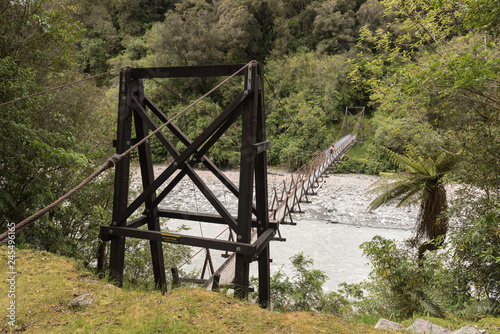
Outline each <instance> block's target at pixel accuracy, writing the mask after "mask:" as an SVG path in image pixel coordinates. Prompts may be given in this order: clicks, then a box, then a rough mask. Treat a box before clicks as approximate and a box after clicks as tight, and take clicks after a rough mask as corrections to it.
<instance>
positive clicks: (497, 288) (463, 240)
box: [452, 209, 500, 314]
mask: <svg viewBox="0 0 500 334" xmlns="http://www.w3.org/2000/svg"><path fill="white" fill-rule="evenodd" d="M499 214H500V210H499V209H496V211H492V212H489V213H487V214H485V215H484V216H481V217H479V218H478V219H477V220H475V221H474V222H472V223H471V224H470V225H468V226H464V227H462V228H460V229H458V230H456V231H455V232H454V233H453V235H452V246H453V248H454V250H455V252H454V254H453V256H454V259H455V261H456V266H457V268H462V270H464V269H466V271H467V272H468V273H469V277H470V278H469V279H470V281H471V283H472V284H473V286H474V289H475V291H474V294H475V295H476V296H479V297H486V298H488V299H491V300H497V302H498V301H500V272H499V271H498V265H499V264H500V215H499ZM496 307H497V309H496V313H497V314H498V313H499V312H498V311H500V310H498V305H496Z"/></svg>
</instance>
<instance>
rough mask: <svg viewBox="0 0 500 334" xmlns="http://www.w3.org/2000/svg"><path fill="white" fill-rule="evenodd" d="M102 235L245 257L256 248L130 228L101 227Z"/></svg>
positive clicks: (240, 243)
mask: <svg viewBox="0 0 500 334" xmlns="http://www.w3.org/2000/svg"><path fill="white" fill-rule="evenodd" d="M101 233H102V234H106V235H111V236H113V237H132V238H138V239H145V240H156V241H162V242H168V243H175V244H181V245H187V246H194V247H202V248H212V249H218V250H222V251H229V252H234V253H237V254H242V255H245V256H254V255H255V249H256V247H255V246H254V245H251V244H247V243H242V242H234V241H226V240H219V239H210V238H203V237H196V236H190V235H185V234H177V233H164V232H160V231H149V230H142V229H136V228H128V227H114V226H101Z"/></svg>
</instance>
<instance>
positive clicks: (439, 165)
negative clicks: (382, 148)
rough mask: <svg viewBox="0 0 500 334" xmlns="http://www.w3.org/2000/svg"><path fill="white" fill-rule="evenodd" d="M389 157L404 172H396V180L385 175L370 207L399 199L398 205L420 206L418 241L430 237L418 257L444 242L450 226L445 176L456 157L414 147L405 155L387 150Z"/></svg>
mask: <svg viewBox="0 0 500 334" xmlns="http://www.w3.org/2000/svg"><path fill="white" fill-rule="evenodd" d="M387 151H388V153H389V155H390V157H391V158H392V160H393V161H394V163H396V164H397V165H399V166H400V167H401V168H402V169H404V170H405V173H401V174H396V175H394V177H395V181H394V182H388V180H387V179H383V181H382V182H379V183H378V184H376V185H375V186H374V188H373V189H372V191H373V192H382V193H381V194H380V195H379V196H378V197H377V198H375V199H374V200H373V201H372V202H371V203H370V207H369V210H370V211H371V210H375V209H376V208H378V207H380V206H381V205H384V204H387V203H390V202H393V201H396V200H397V201H398V204H397V205H398V206H402V205H408V204H415V203H417V204H418V205H419V206H420V209H419V213H418V217H417V222H416V234H415V243H416V244H417V243H420V242H421V241H422V240H423V239H427V240H428V242H427V243H423V244H422V243H421V244H420V245H419V258H422V256H423V254H424V252H425V251H426V250H431V249H435V248H436V247H437V246H438V245H440V244H442V242H443V241H444V237H445V235H446V232H447V230H448V221H447V218H446V216H445V215H444V214H443V212H444V211H445V210H446V208H447V202H446V190H445V188H444V182H443V181H444V179H445V177H446V175H447V174H448V173H450V172H451V171H452V170H453V167H454V166H455V164H456V162H457V161H456V158H455V157H453V156H450V155H448V154H446V153H443V154H441V155H439V156H438V157H437V158H435V159H432V158H431V157H427V158H423V157H421V156H420V155H419V154H418V153H417V152H416V151H415V150H414V149H412V148H409V149H408V150H407V151H406V155H405V156H402V155H399V154H397V153H394V152H392V151H390V150H387Z"/></svg>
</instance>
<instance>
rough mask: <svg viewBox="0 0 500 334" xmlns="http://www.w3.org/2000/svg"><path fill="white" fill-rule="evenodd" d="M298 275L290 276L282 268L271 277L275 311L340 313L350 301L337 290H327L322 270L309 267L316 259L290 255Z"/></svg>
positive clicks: (325, 278) (302, 255)
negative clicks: (324, 288)
mask: <svg viewBox="0 0 500 334" xmlns="http://www.w3.org/2000/svg"><path fill="white" fill-rule="evenodd" d="M290 260H291V262H292V265H293V267H294V272H295V274H294V275H293V276H292V277H288V276H286V275H285V274H283V272H282V271H281V270H279V271H278V272H276V273H275V274H274V275H273V276H272V277H271V301H272V307H273V309H274V310H277V311H280V312H285V311H311V310H316V311H320V312H324V313H330V314H337V315H340V314H341V313H342V311H343V308H344V307H345V306H346V305H347V304H348V301H347V299H346V297H345V296H344V295H343V294H341V293H337V292H333V291H332V292H325V291H324V290H323V284H324V283H325V282H326V280H327V279H328V277H327V276H326V275H325V273H324V272H322V271H321V270H318V269H309V267H310V266H311V265H313V264H314V261H313V260H312V259H311V258H309V257H307V256H304V254H302V253H299V254H296V255H294V256H292V257H291V258H290Z"/></svg>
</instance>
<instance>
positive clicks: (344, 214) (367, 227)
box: [134, 165, 417, 290]
mask: <svg viewBox="0 0 500 334" xmlns="http://www.w3.org/2000/svg"><path fill="white" fill-rule="evenodd" d="M164 168H165V166H161V165H159V166H155V174H157V175H158V173H160V172H161V171H162V170H163V169H164ZM197 173H198V174H199V175H200V176H201V177H202V178H203V179H204V180H205V182H207V183H208V185H209V187H210V189H211V190H212V192H213V193H214V194H215V195H216V196H217V197H218V198H219V200H220V201H221V202H222V203H223V204H224V205H225V206H226V207H228V208H229V211H230V212H231V213H232V214H234V215H236V212H237V200H236V198H235V197H234V196H233V195H232V194H230V193H229V191H228V190H227V189H226V188H225V187H224V186H223V185H222V184H221V183H220V182H219V181H218V180H217V179H216V178H215V177H214V176H213V175H212V174H211V173H210V172H208V171H205V170H197ZM225 174H226V175H227V176H228V177H229V178H230V179H231V180H232V181H233V182H234V183H235V184H237V183H238V176H239V173H238V171H237V170H230V171H226V172H225ZM136 175H137V174H136ZM287 176H288V173H286V172H284V171H280V170H270V171H269V175H268V182H269V185H270V186H273V185H275V184H278V183H279V182H282V180H283V178H286V177H287ZM378 179H379V177H378V176H369V175H355V174H330V175H329V177H327V178H325V179H324V182H322V183H321V187H320V188H319V189H318V190H317V195H315V196H309V200H310V201H311V203H301V204H300V206H301V209H302V210H303V211H304V213H295V214H293V221H294V222H295V223H297V225H296V226H291V225H282V226H281V227H280V232H281V236H282V237H283V238H286V242H277V241H276V242H274V241H273V242H272V243H271V257H272V259H273V262H272V263H271V270H272V272H273V273H274V272H276V271H277V270H280V269H281V270H283V271H284V272H285V274H287V275H288V276H289V277H292V276H293V270H292V266H291V264H290V260H289V259H290V257H291V256H293V255H294V254H297V253H299V252H303V253H304V255H307V256H309V257H311V258H312V259H313V260H314V266H313V267H314V268H315V269H320V270H322V271H324V272H325V274H326V275H327V276H328V277H329V280H328V281H327V282H326V284H325V288H326V289H329V290H336V289H337V286H338V284H339V283H341V282H349V283H355V282H360V281H362V280H363V279H365V278H366V277H367V276H368V274H369V272H370V265H369V263H368V260H367V259H366V258H364V257H363V256H362V250H361V249H360V248H359V245H360V244H361V243H363V242H365V241H369V240H371V239H372V238H373V237H374V236H375V235H381V236H383V237H386V238H390V239H396V240H403V239H406V238H409V237H410V236H411V234H412V231H413V227H414V222H415V220H416V216H417V208H416V207H413V208H396V207H394V206H384V207H381V208H379V209H377V210H374V211H373V212H369V211H367V207H368V205H369V203H370V201H371V200H372V199H373V198H374V195H372V194H367V190H368V188H369V187H370V185H371V184H373V183H374V182H375V181H377V180H378ZM134 184H137V182H134ZM161 205H162V207H165V208H170V209H178V210H188V211H195V212H196V211H198V212H215V210H214V209H213V208H212V207H211V205H210V204H209V203H208V201H207V200H206V199H205V198H204V197H203V195H202V194H201V192H200V191H199V190H198V189H197V188H196V187H195V186H194V185H193V183H192V182H191V181H190V180H189V179H188V178H187V177H186V178H184V179H183V180H182V181H181V182H180V183H179V184H178V185H177V187H175V189H174V190H173V191H172V192H171V194H170V195H169V196H168V197H167V198H166V199H165V200H164V201H163V202H162V204H161ZM182 224H185V225H187V226H189V228H190V230H189V231H188V232H186V233H187V234H190V235H199V236H201V235H203V236H205V237H216V236H217V235H218V234H220V233H221V231H222V230H223V228H222V227H221V226H220V225H214V224H207V223H198V222H196V223H194V222H188V221H177V220H169V221H168V222H167V223H166V226H164V228H168V229H170V230H175V229H177V228H178V227H179V226H181V225H182ZM221 237H224V238H225V237H226V236H221ZM195 251H196V250H195ZM213 257H214V259H215V260H216V261H215V262H216V264H217V259H216V257H220V256H217V255H216V256H214V255H213ZM220 261H222V260H220ZM193 262H195V264H196V261H193ZM199 262H200V261H199V260H198V265H199ZM216 264H215V265H216ZM255 267H256V266H255ZM251 270H252V272H253V273H254V274H255V275H256V268H253V267H252V268H251Z"/></svg>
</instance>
